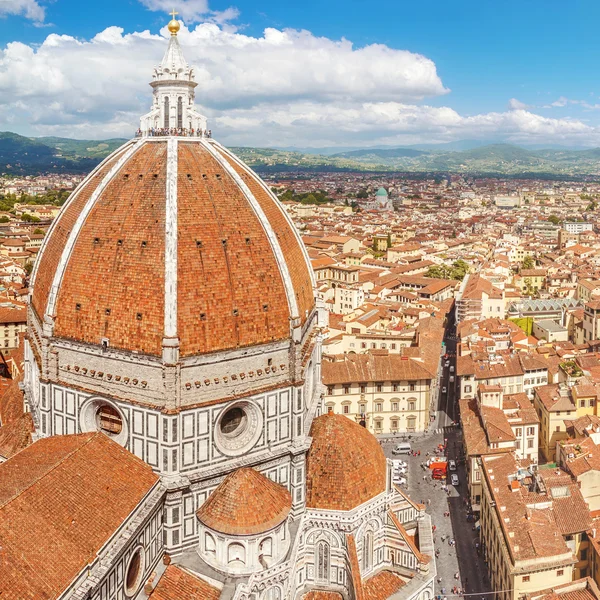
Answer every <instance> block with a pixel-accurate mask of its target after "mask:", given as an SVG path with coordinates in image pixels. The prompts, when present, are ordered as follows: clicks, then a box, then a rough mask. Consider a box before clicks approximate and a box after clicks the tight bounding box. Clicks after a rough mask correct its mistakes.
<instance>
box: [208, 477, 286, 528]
mask: <svg viewBox="0 0 600 600" xmlns="http://www.w3.org/2000/svg"><path fill="white" fill-rule="evenodd" d="M291 508H292V496H291V494H290V493H289V492H288V490H287V489H286V488H284V487H283V486H282V485H279V484H278V483H275V482H274V481H271V480H270V479H269V478H268V477H265V476H264V475H263V474H262V473H259V472H258V471H255V470H254V469H251V468H249V467H243V468H241V469H238V470H237V471H234V472H233V473H230V474H229V475H227V477H225V479H224V480H223V481H222V482H221V483H220V484H219V486H218V487H217V489H216V490H215V491H214V492H213V493H212V494H211V495H210V496H209V497H208V500H207V501H206V502H205V503H204V504H203V505H202V506H201V507H200V508H199V509H198V511H197V512H196V516H197V517H198V519H199V520H200V522H201V523H203V524H204V525H206V527H208V528H209V529H212V530H213V531H218V532H219V533H224V534H226V535H255V534H258V533H262V532H264V531H268V530H269V529H273V528H274V527H277V525H279V524H281V523H282V522H283V521H285V519H286V518H287V516H288V514H289V512H290V510H291Z"/></svg>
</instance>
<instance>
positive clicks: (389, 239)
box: [386, 233, 392, 248]
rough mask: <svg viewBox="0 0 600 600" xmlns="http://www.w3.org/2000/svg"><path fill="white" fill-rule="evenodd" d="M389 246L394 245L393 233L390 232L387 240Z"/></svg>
mask: <svg viewBox="0 0 600 600" xmlns="http://www.w3.org/2000/svg"><path fill="white" fill-rule="evenodd" d="M386 244H387V247H388V248H391V247H392V234H391V233H388V234H387V241H386Z"/></svg>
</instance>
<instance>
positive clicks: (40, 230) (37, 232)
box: [33, 227, 46, 235]
mask: <svg viewBox="0 0 600 600" xmlns="http://www.w3.org/2000/svg"><path fill="white" fill-rule="evenodd" d="M33 235H46V232H45V231H44V230H43V229H40V228H39V227H36V228H35V229H34V230H33Z"/></svg>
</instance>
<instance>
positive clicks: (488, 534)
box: [480, 453, 591, 600]
mask: <svg viewBox="0 0 600 600" xmlns="http://www.w3.org/2000/svg"><path fill="white" fill-rule="evenodd" d="M481 470H482V478H481V480H482V495H481V514H480V524H481V530H480V535H481V542H482V547H483V552H484V557H485V559H486V560H487V563H488V569H489V575H490V583H491V588H492V590H493V591H495V592H496V593H497V597H499V598H502V599H503V600H517V599H518V598H522V597H524V596H527V595H530V594H534V593H536V592H539V591H541V590H547V589H549V588H553V587H555V586H560V585H563V584H567V583H570V582H571V581H572V580H573V579H577V578H579V577H580V576H581V574H582V573H586V572H587V568H588V545H589V542H588V541H587V535H586V531H587V530H588V529H589V527H590V525H591V516H590V511H589V509H588V507H587V505H586V503H585V500H584V499H583V496H582V495H581V492H580V491H579V488H578V486H577V484H576V483H574V482H573V481H572V479H571V477H570V476H569V475H568V474H567V473H565V472H564V471H561V470H560V469H552V468H545V469H544V468H537V467H536V466H529V465H527V464H521V462H520V461H519V460H518V459H517V458H516V457H515V455H514V454H512V453H506V454H501V455H495V456H486V457H482V459H481Z"/></svg>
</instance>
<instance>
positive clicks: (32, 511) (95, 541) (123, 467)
mask: <svg viewBox="0 0 600 600" xmlns="http://www.w3.org/2000/svg"><path fill="white" fill-rule="evenodd" d="M157 482H158V476H157V475H156V474H154V473H153V472H152V469H151V468H150V466H149V465H147V464H145V463H144V462H143V461H142V460H140V459H139V458H137V457H136V456H134V455H133V454H131V453H130V452H128V451H127V450H125V449H124V448H122V447H121V446H119V444H117V443H116V442H113V441H112V440H111V439H109V438H108V437H107V436H106V435H104V434H103V433H90V434H83V435H69V436H56V437H50V438H45V439H41V440H39V441H38V442H36V443H34V444H32V445H31V446H29V447H28V448H25V450H22V451H21V452H19V453H18V454H16V455H15V456H14V457H13V458H11V459H9V460H8V461H6V462H5V463H2V464H0V546H2V550H1V553H0V556H1V557H2V560H0V596H1V597H2V599H3V600H24V599H26V598H27V599H30V598H31V599H35V600H37V599H44V600H49V599H54V598H57V597H58V596H59V595H60V594H62V593H63V592H64V590H65V589H66V588H67V586H69V585H70V583H71V582H72V581H73V580H74V579H75V578H76V577H77V576H78V574H79V573H80V572H81V571H82V570H83V569H85V567H86V566H87V565H88V564H90V563H91V562H92V561H93V560H94V559H95V557H96V554H97V552H98V551H99V550H100V549H101V548H102V546H104V544H105V543H106V542H107V540H108V539H109V538H110V537H111V536H112V535H113V534H114V532H115V531H116V530H117V529H118V528H119V527H120V526H121V525H122V524H123V522H124V521H125V519H126V518H127V517H128V516H129V515H130V514H131V513H132V512H133V510H134V509H135V508H136V507H137V506H138V505H139V503H140V501H141V500H142V499H143V498H144V497H145V496H146V494H147V493H148V492H149V491H150V490H151V489H152V488H153V486H154V485H155V484H156V483H157ZM24 532H26V535H24ZM50 558H51V559H50Z"/></svg>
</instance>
